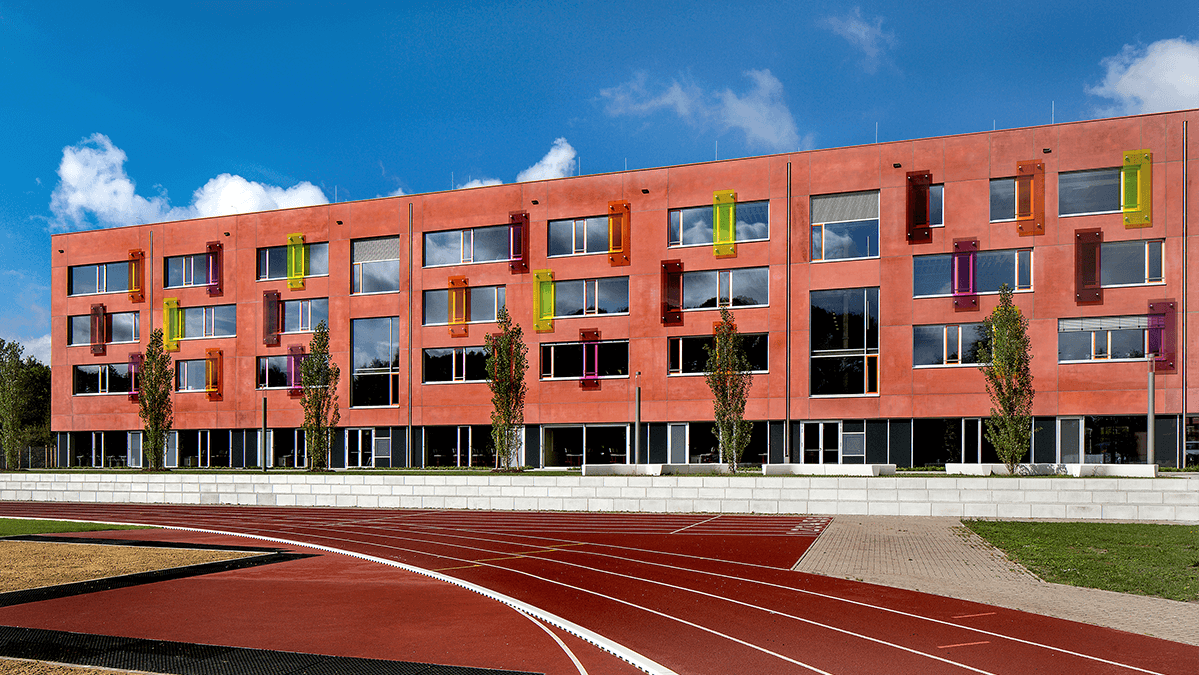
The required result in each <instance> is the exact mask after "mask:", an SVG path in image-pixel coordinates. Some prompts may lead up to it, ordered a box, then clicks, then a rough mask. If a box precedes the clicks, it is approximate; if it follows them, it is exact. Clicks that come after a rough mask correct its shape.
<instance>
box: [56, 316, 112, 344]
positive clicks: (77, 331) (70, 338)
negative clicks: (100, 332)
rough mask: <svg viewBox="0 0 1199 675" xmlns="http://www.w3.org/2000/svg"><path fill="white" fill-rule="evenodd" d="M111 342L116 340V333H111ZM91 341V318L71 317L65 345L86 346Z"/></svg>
mask: <svg viewBox="0 0 1199 675" xmlns="http://www.w3.org/2000/svg"><path fill="white" fill-rule="evenodd" d="M113 337H114V340H113V342H119V340H116V339H115V337H116V331H115V330H114V331H113ZM91 341H92V317H91V316H89V315H87V314H84V315H83V316H73V317H71V318H70V330H69V332H68V333H67V344H69V345H86V344H89V343H91Z"/></svg>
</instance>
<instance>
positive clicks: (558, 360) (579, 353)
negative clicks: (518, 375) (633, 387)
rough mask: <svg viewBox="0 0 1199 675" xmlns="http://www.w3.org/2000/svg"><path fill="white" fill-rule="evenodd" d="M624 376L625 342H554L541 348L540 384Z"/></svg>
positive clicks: (625, 364)
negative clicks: (559, 380) (563, 380)
mask: <svg viewBox="0 0 1199 675" xmlns="http://www.w3.org/2000/svg"><path fill="white" fill-rule="evenodd" d="M628 375H629V341H628V340H601V341H597V342H557V343H547V344H543V345H541V379H543V380H552V379H579V378H582V377H628Z"/></svg>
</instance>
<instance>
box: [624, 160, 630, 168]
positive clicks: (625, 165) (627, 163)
mask: <svg viewBox="0 0 1199 675" xmlns="http://www.w3.org/2000/svg"><path fill="white" fill-rule="evenodd" d="M624 170H625V171H628V170H629V158H628V157H625V158H624Z"/></svg>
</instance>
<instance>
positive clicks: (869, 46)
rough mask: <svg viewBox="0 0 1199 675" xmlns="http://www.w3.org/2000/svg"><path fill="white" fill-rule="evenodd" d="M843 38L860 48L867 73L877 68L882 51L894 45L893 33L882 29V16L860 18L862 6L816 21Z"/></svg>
mask: <svg viewBox="0 0 1199 675" xmlns="http://www.w3.org/2000/svg"><path fill="white" fill-rule="evenodd" d="M818 25H820V26H822V27H824V28H827V29H829V30H831V31H833V32H834V33H836V34H837V35H840V36H841V37H843V38H845V39H846V40H847V41H848V42H849V44H851V45H853V46H854V47H857V48H858V49H860V50H862V53H863V54H864V55H865V58H863V59H862V69H863V70H865V71H866V72H868V73H873V72H874V71H876V70H878V64H879V62H880V61H881V60H882V57H883V52H884V51H885V50H886V49H887V48H888V47H892V46H894V45H895V34H894V33H889V32H884V31H883V17H881V16H878V17H875V18H873V19H871V20H869V21H867V20H866V19H863V18H862V8H861V7H854V8H853V12H852V13H850V14H846V15H845V16H839V17H838V16H829V17H825V18H824V19H822V20H820V21H819V22H818Z"/></svg>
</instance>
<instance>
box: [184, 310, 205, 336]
mask: <svg viewBox="0 0 1199 675" xmlns="http://www.w3.org/2000/svg"><path fill="white" fill-rule="evenodd" d="M183 337H187V338H198V337H204V308H203V307H187V308H185V309H184V310H183Z"/></svg>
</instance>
